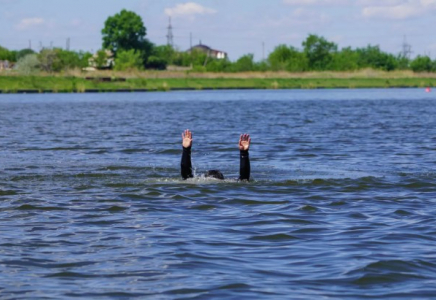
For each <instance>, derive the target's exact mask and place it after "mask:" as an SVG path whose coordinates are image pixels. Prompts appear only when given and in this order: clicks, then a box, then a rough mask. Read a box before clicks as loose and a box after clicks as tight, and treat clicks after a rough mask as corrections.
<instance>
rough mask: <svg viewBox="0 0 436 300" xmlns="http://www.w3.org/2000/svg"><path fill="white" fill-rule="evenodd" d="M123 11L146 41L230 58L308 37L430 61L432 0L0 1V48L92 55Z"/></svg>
mask: <svg viewBox="0 0 436 300" xmlns="http://www.w3.org/2000/svg"><path fill="white" fill-rule="evenodd" d="M122 9H127V10H130V11H133V12H135V13H137V14H138V15H139V16H141V18H142V20H143V22H144V25H145V27H146V28H147V36H146V37H147V38H148V39H149V40H150V41H152V42H153V43H155V44H157V45H163V44H166V43H167V38H166V35H167V27H168V23H169V18H170V17H171V23H172V26H173V35H174V45H175V46H176V47H177V48H178V49H179V50H187V49H188V48H189V47H190V44H191V39H190V37H191V35H192V44H193V45H196V44H199V43H200V41H201V43H202V44H204V45H208V46H210V47H211V48H213V49H217V50H221V51H225V52H227V53H228V55H229V58H230V59H231V60H236V59H238V58H239V57H241V56H242V55H244V54H249V53H251V54H254V57H255V60H261V59H263V58H264V57H265V58H266V57H267V56H268V54H269V53H270V52H271V51H273V50H274V48H275V47H276V46H278V45H280V44H286V45H288V46H294V47H297V48H299V49H301V48H302V42H303V41H304V40H305V39H306V38H307V36H308V35H309V34H316V35H319V36H323V37H324V38H326V39H327V40H328V41H332V42H335V43H336V44H337V45H338V47H339V49H341V48H343V47H352V48H356V47H366V46H367V45H369V44H370V45H378V46H380V48H381V49H382V50H383V51H386V52H389V53H393V54H398V53H400V52H401V51H402V49H403V44H404V42H405V41H406V43H407V44H409V45H410V46H411V47H412V48H411V50H412V54H411V56H412V57H415V56H417V55H429V56H430V57H431V58H432V59H434V58H436V35H435V34H434V28H436V18H435V16H436V0H192V1H190V0H188V1H179V0H74V1H73V0H0V46H3V47H6V48H8V49H14V50H20V49H23V48H28V47H29V45H30V46H31V48H32V49H33V50H36V51H39V49H40V48H41V47H50V46H53V47H62V48H66V45H67V39H69V40H70V49H72V50H83V51H97V50H99V49H100V48H101V45H102V37H101V30H102V29H103V27H104V22H105V20H106V19H107V18H108V17H109V16H113V15H115V14H116V13H119V12H120V11H121V10H122Z"/></svg>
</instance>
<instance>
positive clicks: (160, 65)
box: [146, 56, 167, 70]
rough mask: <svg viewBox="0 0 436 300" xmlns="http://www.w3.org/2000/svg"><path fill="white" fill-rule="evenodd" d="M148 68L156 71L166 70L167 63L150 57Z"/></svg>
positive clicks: (155, 57)
mask: <svg viewBox="0 0 436 300" xmlns="http://www.w3.org/2000/svg"><path fill="white" fill-rule="evenodd" d="M146 68H147V69H154V70H165V69H166V68H167V62H166V61H165V60H164V59H162V58H159V57H157V56H150V57H149V58H148V60H147V64H146Z"/></svg>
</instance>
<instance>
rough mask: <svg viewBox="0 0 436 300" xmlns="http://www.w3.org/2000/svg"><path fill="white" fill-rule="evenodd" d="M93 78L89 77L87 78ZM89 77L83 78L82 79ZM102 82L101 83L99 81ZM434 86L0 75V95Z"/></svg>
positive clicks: (285, 78)
mask: <svg viewBox="0 0 436 300" xmlns="http://www.w3.org/2000/svg"><path fill="white" fill-rule="evenodd" d="M89 76H92V78H89ZM86 77H88V78H86ZM101 78H105V79H101ZM427 86H430V87H434V86H436V75H435V74H414V73H411V72H392V73H389V72H375V71H361V72H356V73H332V72H330V73H329V72H319V73H300V74H295V73H271V72H270V73H233V74H217V73H186V72H140V73H134V74H132V73H113V72H98V73H92V74H89V73H88V74H81V73H79V74H75V73H69V74H63V75H59V74H58V75H50V74H40V75H37V76H22V75H17V74H7V75H5V74H1V73H0V91H1V92H2V93H16V92H23V91H28V92H41V93H42V92H55V93H56V92H87V91H92V92H105V91H108V92H109V91H137V90H152V91H153V90H157V91H169V90H177V89H196V90H202V89H227V88H228V89H238V88H241V89H315V88H393V87H427Z"/></svg>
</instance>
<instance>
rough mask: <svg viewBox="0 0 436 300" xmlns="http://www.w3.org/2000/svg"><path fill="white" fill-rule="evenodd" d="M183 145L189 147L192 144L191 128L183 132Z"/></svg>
mask: <svg viewBox="0 0 436 300" xmlns="http://www.w3.org/2000/svg"><path fill="white" fill-rule="evenodd" d="M182 146H183V148H189V147H191V146H192V132H191V131H190V130H189V129H186V130H185V131H184V132H182Z"/></svg>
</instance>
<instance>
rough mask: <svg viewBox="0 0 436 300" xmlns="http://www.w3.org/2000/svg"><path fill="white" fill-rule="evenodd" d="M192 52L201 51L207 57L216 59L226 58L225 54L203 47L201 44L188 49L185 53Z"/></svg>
mask: <svg viewBox="0 0 436 300" xmlns="http://www.w3.org/2000/svg"><path fill="white" fill-rule="evenodd" d="M192 51H201V52H203V53H206V54H207V56H208V57H212V58H217V59H224V58H226V57H227V52H224V51H220V50H215V49H212V48H210V47H208V46H206V45H203V44H202V43H201V42H200V44H198V45H196V46H194V47H192V48H190V49H189V50H188V51H186V52H188V53H191V52H192Z"/></svg>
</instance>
